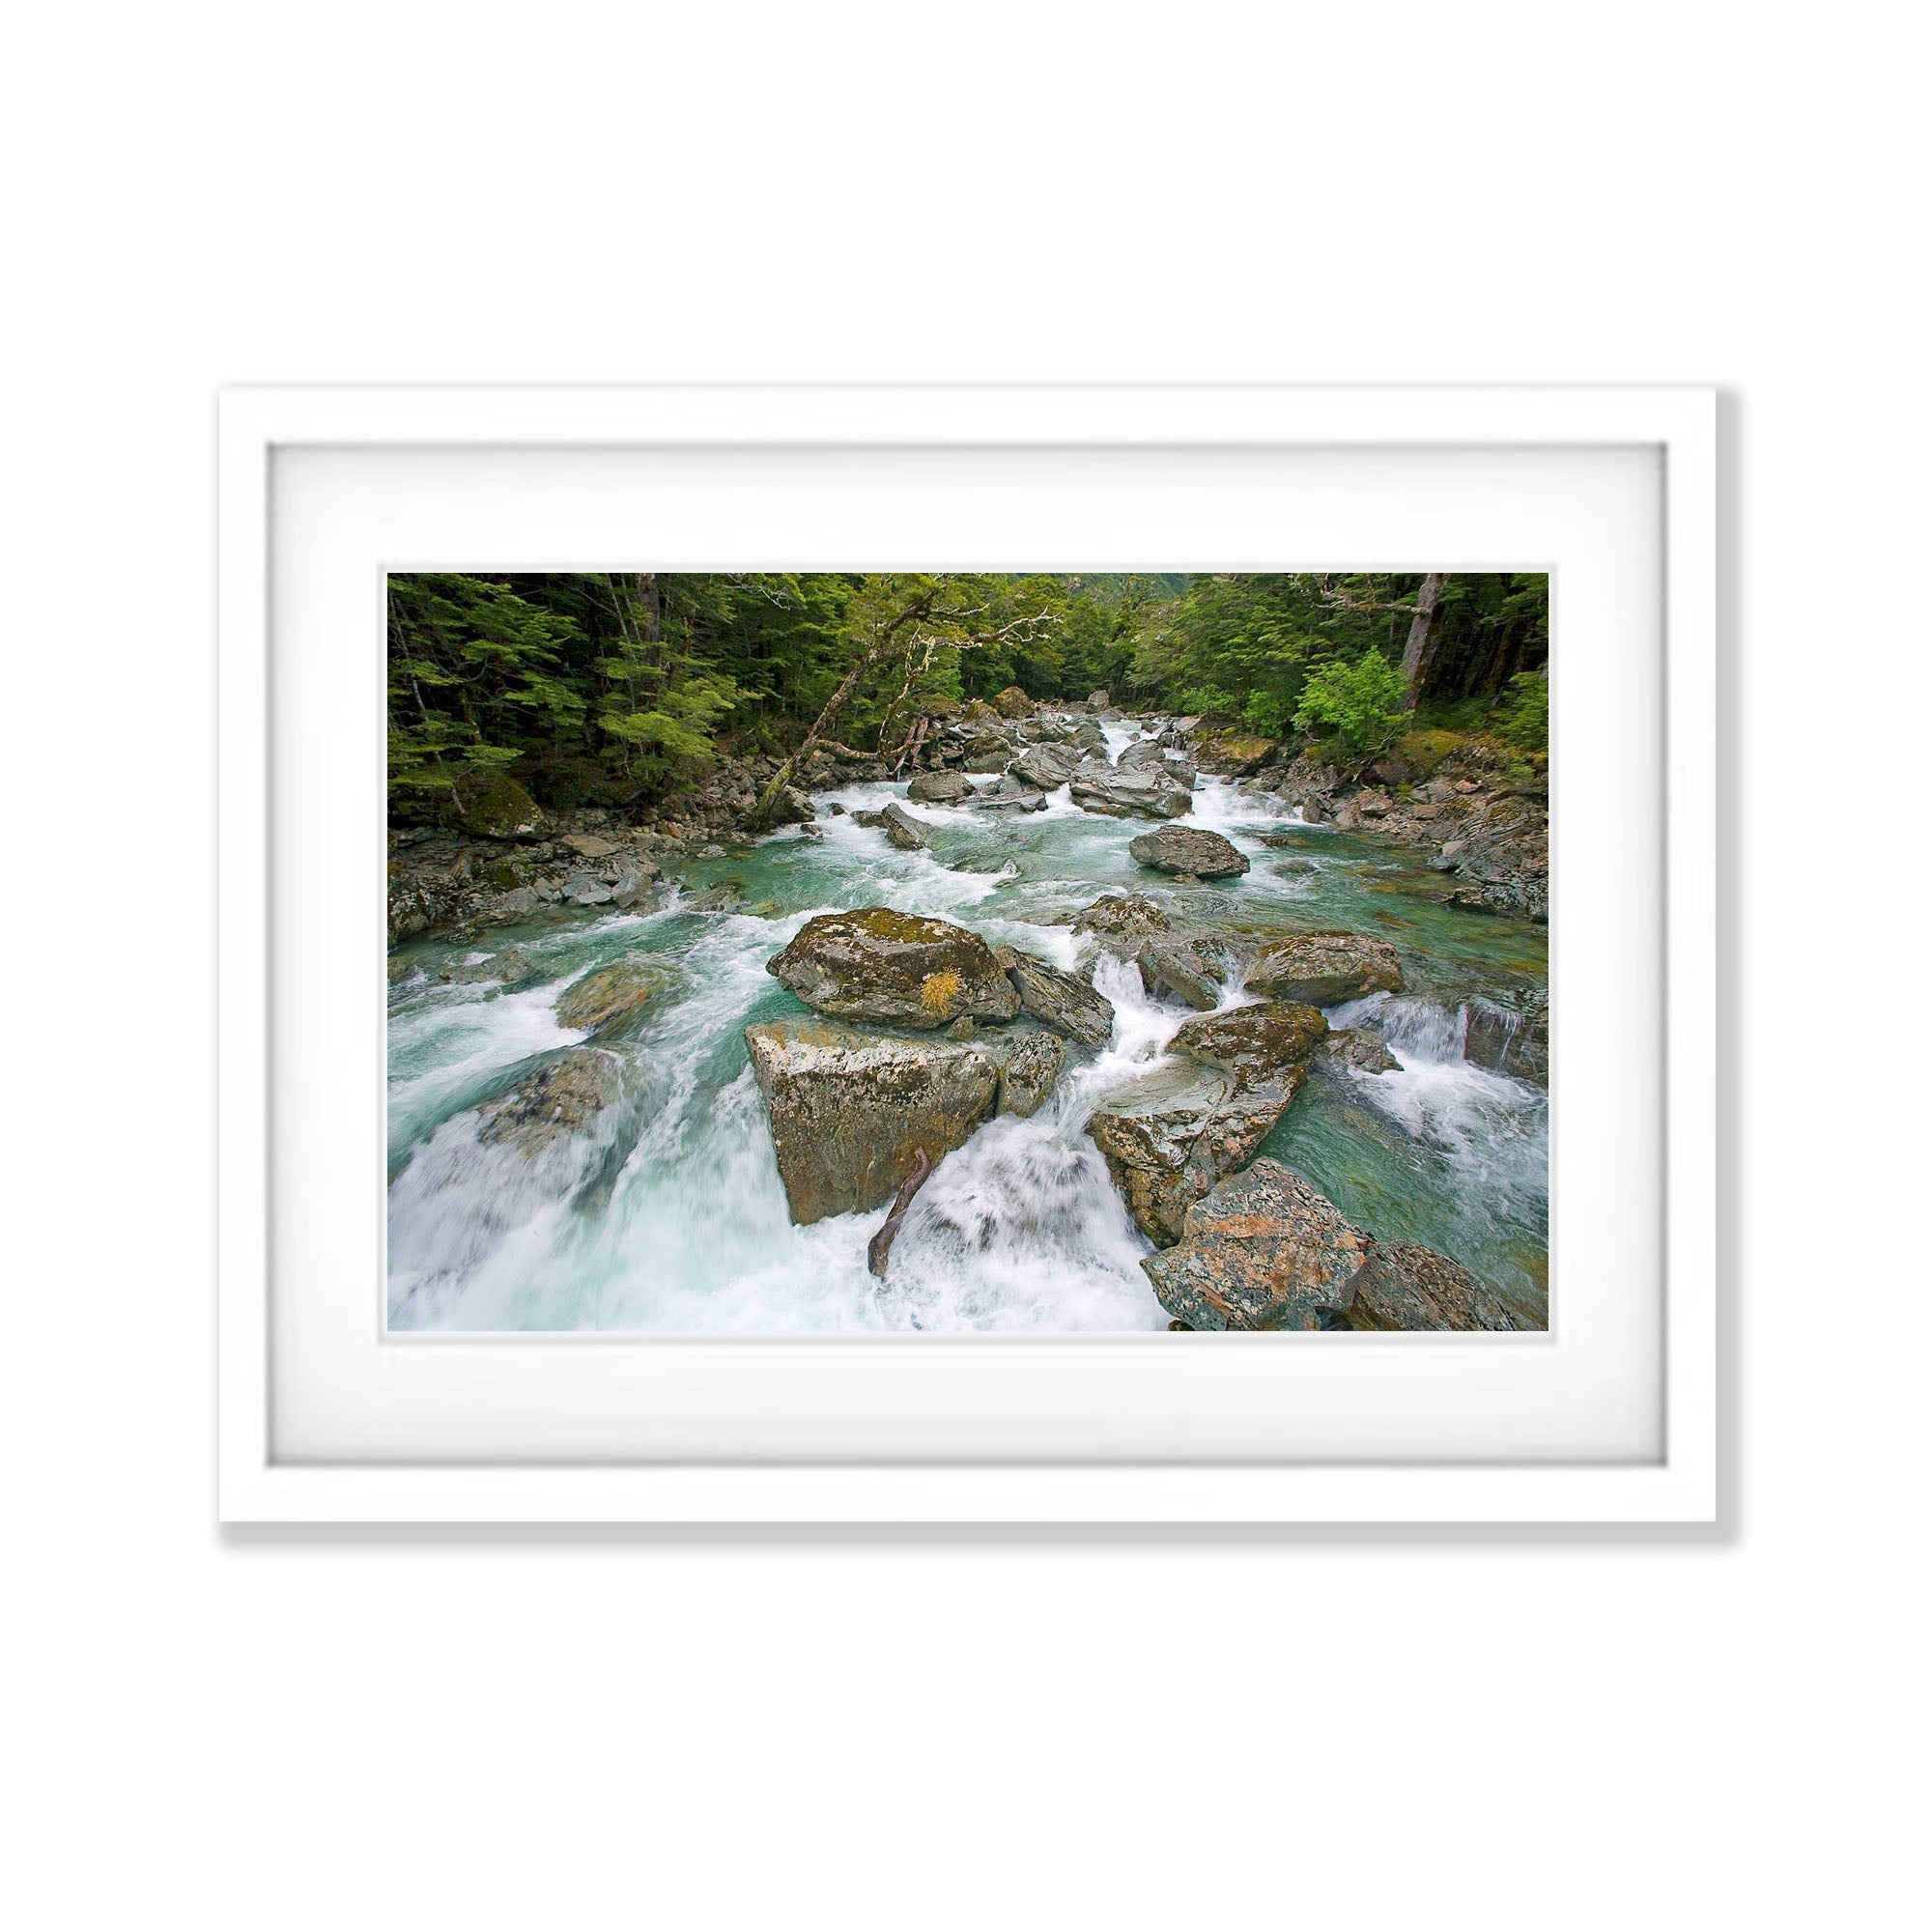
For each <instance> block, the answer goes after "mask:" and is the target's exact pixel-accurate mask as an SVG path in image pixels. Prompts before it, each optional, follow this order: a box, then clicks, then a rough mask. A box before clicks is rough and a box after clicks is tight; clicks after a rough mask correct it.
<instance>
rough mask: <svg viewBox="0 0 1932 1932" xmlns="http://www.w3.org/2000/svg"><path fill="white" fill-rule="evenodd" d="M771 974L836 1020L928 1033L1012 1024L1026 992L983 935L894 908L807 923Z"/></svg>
mask: <svg viewBox="0 0 1932 1932" xmlns="http://www.w3.org/2000/svg"><path fill="white" fill-rule="evenodd" d="M765 970H766V972H768V973H770V974H772V975H773V976H774V977H775V978H776V979H777V980H779V981H780V982H781V984H782V985H784V986H785V987H787V988H788V989H789V990H790V991H791V992H793V993H795V994H797V996H798V997H799V998H800V999H801V1000H803V1001H804V1002H805V1004H806V1005H807V1006H809V1007H813V1008H815V1009H817V1010H818V1011H819V1012H821V1013H829V1014H831V1015H832V1016H833V1017H834V1018H836V1019H849V1020H879V1021H884V1022H886V1023H888V1024H893V1023H896V1024H898V1025H902V1026H908V1027H917V1028H921V1029H923V1028H928V1027H943V1026H946V1025H948V1024H950V1023H951V1022H952V1021H953V1020H955V1019H958V1018H960V1017H961V1016H965V1017H969V1018H972V1019H979V1020H1009V1019H1011V1018H1012V1017H1013V1016H1014V1014H1016V1013H1017V1012H1018V1011H1019V1009H1020V996H1019V993H1018V992H1017V991H1016V990H1015V988H1014V986H1013V984H1012V981H1011V980H1009V979H1008V978H1007V976H1006V974H1005V973H1004V972H1003V971H1001V968H1000V962H999V961H998V960H997V959H996V958H994V956H993V951H992V948H991V947H989V946H988V945H987V944H986V942H985V941H984V940H983V939H981V938H980V936H979V934H978V933H975V932H968V931H967V930H966V928H965V927H964V926H963V925H954V924H952V923H951V922H950V921H948V920H943V919H922V918H921V917H919V916H918V915H917V914H914V913H904V912H894V911H893V910H892V909H891V908H890V907H887V906H866V907H862V908H860V909H859V910H858V911H855V912H833V913H821V914H820V915H819V916H818V917H817V918H816V919H813V920H808V921H807V922H806V923H805V925H804V926H803V927H802V928H801V930H800V931H799V933H798V935H797V937H795V938H794V939H793V940H792V942H791V944H790V945H789V946H787V947H786V948H785V949H784V951H783V952H780V953H778V954H777V955H776V956H775V957H773V958H772V959H770V960H768V961H767V962H766V965H765ZM894 1185H895V1186H896V1185H897V1182H896V1181H895V1182H894Z"/></svg>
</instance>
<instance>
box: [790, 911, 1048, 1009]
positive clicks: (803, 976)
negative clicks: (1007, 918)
mask: <svg viewBox="0 0 1932 1932" xmlns="http://www.w3.org/2000/svg"><path fill="white" fill-rule="evenodd" d="M765 970H766V971H767V972H768V973H770V974H772V975H773V976H774V977H775V978H776V979H777V980H779V981H780V983H781V984H782V985H783V986H785V987H786V988H787V989H788V990H789V991H791V992H793V993H795V994H796V995H797V996H798V997H799V998H800V999H801V1000H803V1001H804V1002H805V1004H806V1005H807V1006H809V1007H811V1008H814V1009H816V1010H817V1011H819V1012H821V1013H829V1014H831V1015H832V1016H833V1017H834V1018H836V1019H849V1020H876V1021H882V1022H885V1023H887V1024H889V1025H899V1026H908V1027H916V1028H921V1029H924V1028H938V1027H944V1026H948V1025H950V1024H951V1023H952V1021H953V1020H956V1019H958V1018H960V1017H961V1016H962V1015H965V1016H968V1017H970V1018H973V1019H977V1020H995V1021H1000V1020H1009V1019H1011V1018H1012V1017H1013V1016H1014V1015H1015V1014H1016V1013H1017V1012H1018V1011H1019V1009H1020V996H1019V993H1018V991H1017V990H1016V989H1015V987H1014V986H1013V984H1012V982H1011V981H1010V980H1009V979H1008V978H1007V976H1006V974H1005V973H1004V972H1003V971H1002V970H1001V968H1000V962H999V961H998V960H997V959H996V958H995V957H994V956H993V951H992V948H991V947H989V946H988V945H987V944H986V942H985V941H984V940H983V939H981V938H980V936H979V934H978V933H975V932H969V931H967V929H966V928H965V927H964V926H963V925H954V924H952V923H951V922H950V921H948V920H943V919H923V918H922V917H920V916H919V915H918V914H916V913H903V912H895V911H894V910H893V909H892V908H891V907H889V906H866V907H862V908H860V909H859V910H858V911H855V912H836V913H821V914H820V915H819V917H818V918H816V919H813V920H809V921H808V922H807V923H806V924H805V926H804V927H803V928H802V929H801V931H800V932H799V934H798V936H797V937H796V938H795V939H794V940H793V941H792V942H791V944H790V945H789V946H787V947H786V948H785V949H784V951H783V952H780V953H778V954H777V955H776V956H775V957H774V958H772V959H770V960H769V961H767V962H766V967H765Z"/></svg>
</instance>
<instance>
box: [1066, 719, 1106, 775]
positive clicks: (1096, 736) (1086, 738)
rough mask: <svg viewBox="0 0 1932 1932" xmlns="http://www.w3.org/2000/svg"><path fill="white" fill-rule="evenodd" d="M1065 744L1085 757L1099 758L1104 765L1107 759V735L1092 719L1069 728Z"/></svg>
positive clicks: (1084, 720) (1082, 720)
mask: <svg viewBox="0 0 1932 1932" xmlns="http://www.w3.org/2000/svg"><path fill="white" fill-rule="evenodd" d="M1065 742H1066V743H1067V744H1069V745H1071V746H1072V747H1073V749H1074V750H1075V751H1076V752H1078V753H1080V754H1081V755H1082V756H1083V757H1088V758H1098V759H1099V760H1100V762H1101V763H1102V764H1105V763H1107V762H1108V759H1107V734H1106V732H1104V731H1103V730H1101V729H1100V727H1099V725H1096V724H1094V721H1093V720H1092V719H1091V718H1083V719H1081V721H1080V722H1079V723H1078V724H1077V725H1072V726H1070V727H1069V728H1068V730H1067V731H1066V733H1065Z"/></svg>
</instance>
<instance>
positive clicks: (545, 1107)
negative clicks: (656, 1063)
mask: <svg viewBox="0 0 1932 1932" xmlns="http://www.w3.org/2000/svg"><path fill="white" fill-rule="evenodd" d="M622 1091H623V1063H622V1062H621V1061H620V1060H619V1059H618V1058H617V1056H616V1055H615V1054H614V1053H611V1051H610V1050H609V1049H608V1048H605V1047H598V1046H577V1047H572V1048H571V1049H570V1050H569V1051H568V1052H567V1053H563V1054H559V1055H558V1056H557V1058H556V1059H554V1060H553V1061H551V1062H550V1063H549V1064H548V1065H545V1066H542V1067H540V1068H539V1069H538V1070H537V1071H536V1072H535V1073H532V1074H530V1075H529V1076H528V1077H527V1078H526V1079H525V1080H522V1081H520V1082H519V1083H518V1085H517V1086H516V1088H515V1089H514V1090H513V1091H512V1092H511V1093H510V1094H508V1095H507V1096H506V1097H505V1098H503V1099H501V1100H497V1101H496V1102H494V1103H493V1104H492V1105H490V1106H487V1107H485V1108H484V1109H483V1118H482V1124H481V1126H480V1127H479V1128H478V1130H477V1134H478V1138H479V1139H480V1140H482V1141H483V1143H484V1144H485V1145H486V1146H490V1147H495V1146H499V1145H501V1144H503V1143H505V1142H507V1143H509V1144H511V1145H513V1146H515V1147H517V1148H519V1149H521V1150H522V1151H523V1152H525V1153H526V1154H529V1155H536V1154H539V1153H541V1152H543V1151H544V1150H545V1149H546V1148H547V1147H549V1146H550V1145H551V1143H552V1142H553V1141H554V1140H556V1139H558V1138H559V1137H560V1136H562V1135H564V1134H567V1133H575V1132H576V1131H577V1130H578V1129H579V1128H581V1127H582V1126H585V1125H586V1124H587V1123H588V1122H590V1120H591V1119H592V1117H593V1116H595V1115H596V1114H598V1113H600V1112H602V1110H603V1109H604V1108H606V1107H608V1106H610V1105H611V1102H612V1101H613V1100H615V1099H616V1098H617V1097H618V1095H619V1094H621V1093H622Z"/></svg>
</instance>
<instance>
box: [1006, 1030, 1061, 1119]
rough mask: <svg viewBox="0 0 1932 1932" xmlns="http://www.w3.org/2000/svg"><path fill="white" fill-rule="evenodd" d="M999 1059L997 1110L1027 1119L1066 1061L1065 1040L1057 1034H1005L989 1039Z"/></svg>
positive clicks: (1038, 1107)
mask: <svg viewBox="0 0 1932 1932" xmlns="http://www.w3.org/2000/svg"><path fill="white" fill-rule="evenodd" d="M989 1046H990V1047H991V1050H992V1051H993V1052H994V1053H995V1054H997V1055H998V1056H999V1061H1000V1112H1001V1113H1003V1114H1017V1115H1018V1116H1019V1117H1020V1118H1021V1119H1022V1120H1028V1119H1030V1118H1031V1117H1032V1116H1033V1115H1035V1114H1037V1113H1038V1112H1039V1110H1040V1108H1041V1107H1042V1106H1044V1105H1045V1104H1046V1100H1047V1096H1048V1095H1049V1094H1051V1093H1052V1092H1053V1089H1054V1086H1055V1084H1056V1083H1057V1082H1058V1080H1059V1079H1060V1075H1061V1070H1062V1068H1064V1067H1065V1065H1066V1042H1065V1040H1063V1039H1062V1038H1061V1037H1060V1036H1059V1035H1058V1034H1053V1033H1044V1032H1036V1031H1034V1030H1032V1029H1029V1030H1028V1031H1026V1032H1025V1033H1020V1034H1012V1035H1008V1036H1005V1037H1000V1038H998V1039H996V1040H994V1041H991V1042H989Z"/></svg>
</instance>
